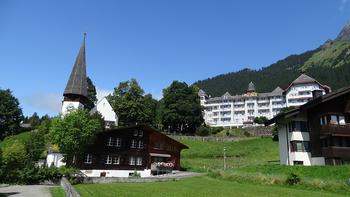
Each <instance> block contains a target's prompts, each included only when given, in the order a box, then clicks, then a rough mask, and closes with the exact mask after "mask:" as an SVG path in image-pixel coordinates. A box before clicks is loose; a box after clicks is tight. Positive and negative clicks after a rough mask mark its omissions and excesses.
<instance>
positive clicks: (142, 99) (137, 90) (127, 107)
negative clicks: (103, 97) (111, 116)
mask: <svg viewBox="0 0 350 197" xmlns="http://www.w3.org/2000/svg"><path fill="white" fill-rule="evenodd" d="M144 94H145V92H144V90H143V89H142V88H141V87H140V85H139V84H138V82H137V81H136V80H135V79H131V80H128V81H124V82H121V83H119V85H118V87H116V88H115V89H114V93H113V94H112V95H110V96H109V97H108V101H109V102H110V104H111V105H112V108H113V109H114V111H115V112H116V114H117V115H118V119H119V125H121V126H125V125H134V124H140V123H146V124H152V122H153V120H154V118H155V111H156V106H157V104H156V103H157V101H156V100H155V99H153V98H152V95H150V94H147V95H144Z"/></svg>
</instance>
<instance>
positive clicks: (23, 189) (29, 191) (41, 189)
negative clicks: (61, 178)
mask: <svg viewBox="0 0 350 197" xmlns="http://www.w3.org/2000/svg"><path fill="white" fill-rule="evenodd" d="M50 187H51V186H47V185H11V186H8V187H1V188H0V193H1V194H5V195H7V196H8V197H51V194H50V191H49V188H50Z"/></svg>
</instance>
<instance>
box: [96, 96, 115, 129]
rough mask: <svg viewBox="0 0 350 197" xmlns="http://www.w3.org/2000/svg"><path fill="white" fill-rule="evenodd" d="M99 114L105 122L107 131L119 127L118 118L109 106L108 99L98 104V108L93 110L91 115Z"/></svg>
mask: <svg viewBox="0 0 350 197" xmlns="http://www.w3.org/2000/svg"><path fill="white" fill-rule="evenodd" d="M96 112H99V113H100V114H101V115H102V117H103V119H104V120H105V127H106V128H107V129H110V128H112V127H113V126H118V116H117V114H116V113H115V112H114V110H113V108H112V106H111V105H110V104H109V102H108V100H107V98H106V97H104V98H103V99H101V100H100V101H98V102H97V104H96V106H95V107H94V108H92V109H91V111H90V113H92V114H93V113H96Z"/></svg>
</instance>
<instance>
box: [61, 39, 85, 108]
mask: <svg viewBox="0 0 350 197" xmlns="http://www.w3.org/2000/svg"><path fill="white" fill-rule="evenodd" d="M85 37H86V33H84V39H83V43H82V44H81V47H80V50H79V53H78V56H77V58H76V60H75V63H74V66H73V70H72V72H71V74H70V76H69V80H68V82H67V85H66V88H65V90H64V93H63V96H64V100H63V103H62V114H66V113H67V112H68V111H69V110H70V109H78V108H84V105H85V104H86V103H87V101H88V94H87V87H88V86H87V77H86V58H85Z"/></svg>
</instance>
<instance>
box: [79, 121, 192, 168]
mask: <svg viewBox="0 0 350 197" xmlns="http://www.w3.org/2000/svg"><path fill="white" fill-rule="evenodd" d="M187 148H188V147H187V146H186V145H183V144H181V143H179V142H177V141H176V140H174V139H172V138H170V137H168V136H166V135H164V134H162V133H160V132H158V131H157V130H155V129H153V128H151V127H149V126H146V125H137V126H132V127H124V128H117V129H113V130H106V131H103V132H100V133H98V135H97V137H96V140H95V142H94V143H93V144H92V145H89V146H87V147H86V148H85V151H84V154H83V155H82V156H81V157H80V158H79V159H78V160H77V162H76V163H77V165H78V166H77V167H79V168H80V169H82V170H92V169H99V170H144V169H151V164H152V163H153V162H160V161H162V162H173V163H174V167H173V169H174V170H179V169H180V153H181V150H182V149H187Z"/></svg>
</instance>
